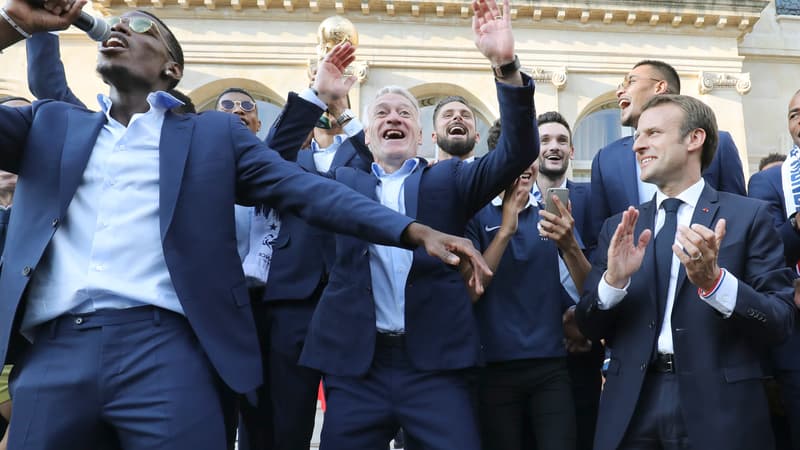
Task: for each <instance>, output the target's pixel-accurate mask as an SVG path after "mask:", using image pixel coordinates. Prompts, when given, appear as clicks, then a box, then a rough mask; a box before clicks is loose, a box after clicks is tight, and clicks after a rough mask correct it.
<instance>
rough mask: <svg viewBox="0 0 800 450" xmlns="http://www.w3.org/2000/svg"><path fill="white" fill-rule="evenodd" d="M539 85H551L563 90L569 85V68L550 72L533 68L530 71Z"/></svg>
mask: <svg viewBox="0 0 800 450" xmlns="http://www.w3.org/2000/svg"><path fill="white" fill-rule="evenodd" d="M528 72H529V73H530V75H531V78H533V80H534V81H536V82H537V83H550V84H552V85H553V86H555V87H556V89H562V88H563V87H564V86H566V84H567V68H566V67H561V68H560V69H558V70H552V71H548V70H545V69H542V68H541V67H533V68H531V69H530V70H529V71H528Z"/></svg>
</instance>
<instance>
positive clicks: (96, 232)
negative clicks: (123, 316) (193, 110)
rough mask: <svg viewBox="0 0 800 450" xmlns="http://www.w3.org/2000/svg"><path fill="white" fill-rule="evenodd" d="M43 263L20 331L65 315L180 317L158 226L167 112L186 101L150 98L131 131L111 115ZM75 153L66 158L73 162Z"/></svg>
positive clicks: (103, 103) (105, 107)
mask: <svg viewBox="0 0 800 450" xmlns="http://www.w3.org/2000/svg"><path fill="white" fill-rule="evenodd" d="M98 101H99V103H100V107H101V109H102V111H103V112H104V113H105V115H106V123H105V125H104V126H103V128H102V129H101V130H100V134H99V135H98V136H97V141H96V142H95V144H94V148H93V149H92V153H91V155H90V157H89V161H88V163H87V165H86V169H85V170H84V172H83V177H82V179H81V181H80V184H79V185H78V188H77V190H76V191H75V195H74V196H73V198H72V201H71V202H70V204H69V207H68V208H67V211H66V214H65V216H64V218H63V220H62V221H61V226H59V227H58V229H57V230H56V232H55V234H54V235H53V238H52V240H51V242H50V245H49V246H48V247H47V249H46V250H45V253H44V255H43V256H42V259H41V262H40V263H39V265H38V266H37V268H36V270H35V271H34V272H33V275H32V277H31V281H30V284H29V288H28V289H29V290H28V295H27V309H26V311H25V316H24V318H23V322H22V330H23V331H27V330H30V329H31V328H32V327H34V326H36V325H38V324H41V323H43V322H46V321H48V320H51V319H53V318H56V317H58V316H60V315H62V314H64V313H68V312H74V313H85V312H92V311H96V310H100V309H123V308H130V307H134V306H140V305H155V306H158V307H161V308H164V309H168V310H170V311H174V312H177V313H179V314H183V308H182V307H181V304H180V302H179V301H178V296H177V294H176V293H175V288H174V286H173V285H172V280H171V279H170V276H169V271H168V270H167V264H166V261H165V260H164V251H163V249H162V243H161V231H160V222H159V152H160V151H169V150H170V149H168V148H165V149H160V148H159V142H160V140H161V127H162V125H163V123H164V113H165V112H166V111H167V110H168V109H170V108H172V107H174V106H177V105H180V104H181V102H180V101H178V100H177V99H175V98H174V97H172V96H171V95H169V94H167V93H165V92H160V91H159V92H154V93H151V94H150V95H148V96H147V102H148V103H149V104H150V109H149V110H148V111H147V112H145V113H139V114H134V115H133V117H131V120H130V122H129V123H128V126H127V127H126V126H124V125H122V124H121V123H119V122H117V121H116V120H115V119H114V118H113V117H111V114H110V111H111V106H112V105H111V99H110V98H109V97H107V96H104V95H100V96H98ZM69 156H70V155H65V157H69Z"/></svg>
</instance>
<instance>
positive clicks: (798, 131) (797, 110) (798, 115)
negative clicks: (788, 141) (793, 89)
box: [789, 91, 800, 147]
mask: <svg viewBox="0 0 800 450" xmlns="http://www.w3.org/2000/svg"><path fill="white" fill-rule="evenodd" d="M789 134H790V135H791V136H792V142H794V145H796V146H798V147H800V91H798V92H797V93H796V94H795V95H794V97H792V101H790V102H789Z"/></svg>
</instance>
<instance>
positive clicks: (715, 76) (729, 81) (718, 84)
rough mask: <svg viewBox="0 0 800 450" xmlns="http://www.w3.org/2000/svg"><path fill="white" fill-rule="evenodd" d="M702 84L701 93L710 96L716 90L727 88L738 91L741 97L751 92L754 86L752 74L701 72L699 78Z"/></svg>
mask: <svg viewBox="0 0 800 450" xmlns="http://www.w3.org/2000/svg"><path fill="white" fill-rule="evenodd" d="M698 81H699V83H700V93H701V94H708V93H709V92H711V91H713V90H714V89H717V88H720V89H723V88H726V89H730V88H733V89H736V92H738V93H739V94H740V95H745V94H747V93H748V92H750V88H751V87H752V84H751V83H750V73H749V72H748V73H736V74H732V73H717V72H700V77H699V78H698Z"/></svg>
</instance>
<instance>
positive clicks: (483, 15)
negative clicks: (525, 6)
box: [472, 0, 522, 86]
mask: <svg viewBox="0 0 800 450" xmlns="http://www.w3.org/2000/svg"><path fill="white" fill-rule="evenodd" d="M509 9H510V8H509V5H508V0H503V13H502V15H501V14H500V9H499V8H498V7H497V3H496V1H495V0H473V1H472V11H473V13H474V15H473V16H472V33H473V35H474V40H475V46H476V47H478V50H480V52H481V53H482V54H483V56H485V57H486V59H488V60H489V62H490V63H491V64H492V66H502V65H504V64H508V63H510V62H513V61H514V34H513V33H511V14H510V12H509ZM502 81H503V82H506V83H509V84H516V85H518V86H522V77H521V76H520V74H519V71H517V72H516V73H514V74H513V75H511V76H509V77H508V78H507V79H503V80H502Z"/></svg>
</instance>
